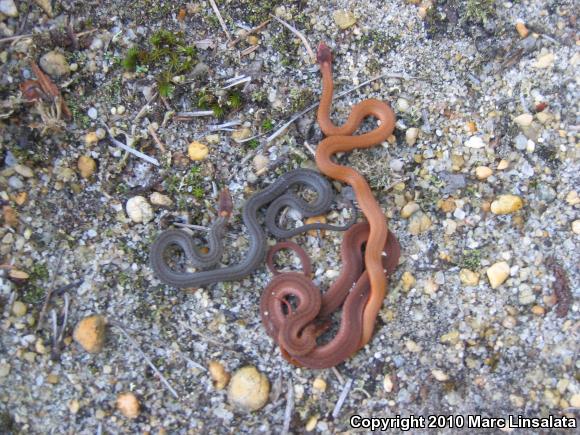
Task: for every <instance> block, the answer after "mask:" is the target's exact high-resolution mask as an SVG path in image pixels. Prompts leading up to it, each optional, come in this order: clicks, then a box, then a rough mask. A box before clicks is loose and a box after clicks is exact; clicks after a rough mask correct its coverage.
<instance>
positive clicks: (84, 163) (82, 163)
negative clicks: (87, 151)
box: [77, 156, 97, 178]
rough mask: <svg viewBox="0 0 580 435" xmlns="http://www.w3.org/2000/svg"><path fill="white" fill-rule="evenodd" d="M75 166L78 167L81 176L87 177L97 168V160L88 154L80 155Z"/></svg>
mask: <svg viewBox="0 0 580 435" xmlns="http://www.w3.org/2000/svg"><path fill="white" fill-rule="evenodd" d="M77 167H78V168H79V172H80V174H81V177H83V178H89V177H91V175H93V174H94V173H95V171H96V170H97V162H96V161H95V159H93V158H92V157H90V156H80V157H79V160H78V162H77Z"/></svg>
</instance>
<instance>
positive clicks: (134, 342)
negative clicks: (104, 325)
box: [109, 321, 179, 399]
mask: <svg viewBox="0 0 580 435" xmlns="http://www.w3.org/2000/svg"><path fill="white" fill-rule="evenodd" d="M109 323H110V324H111V325H113V326H115V327H117V329H118V330H119V331H121V333H122V334H123V335H124V336H125V338H127V340H129V342H130V343H131V344H132V345H133V347H134V348H135V349H137V351H138V352H139V353H140V354H141V356H142V357H143V359H144V360H145V361H146V362H147V364H148V365H149V367H151V369H152V370H153V371H154V372H155V374H156V375H157V376H159V379H160V380H161V382H162V383H163V385H165V387H166V388H167V389H168V390H169V392H170V393H171V394H172V395H173V397H175V398H176V399H179V395H178V394H177V392H176V391H175V390H174V389H173V387H172V386H171V385H170V384H169V381H168V380H167V379H166V378H165V376H163V375H162V374H161V372H160V371H159V370H157V367H155V364H153V362H152V361H151V360H150V359H149V357H148V356H147V355H145V352H143V351H142V350H141V348H140V347H139V343H137V342H136V341H135V340H134V339H133V337H131V336H130V335H129V333H128V332H127V331H125V328H123V327H122V326H121V325H120V324H119V323H117V322H113V321H109Z"/></svg>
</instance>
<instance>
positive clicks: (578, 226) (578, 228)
mask: <svg viewBox="0 0 580 435" xmlns="http://www.w3.org/2000/svg"><path fill="white" fill-rule="evenodd" d="M572 232H573V233H574V234H580V219H576V220H575V221H574V222H572Z"/></svg>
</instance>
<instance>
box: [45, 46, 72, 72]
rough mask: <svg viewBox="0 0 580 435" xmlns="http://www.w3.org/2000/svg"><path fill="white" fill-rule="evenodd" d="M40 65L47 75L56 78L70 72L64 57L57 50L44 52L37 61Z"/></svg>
mask: <svg viewBox="0 0 580 435" xmlns="http://www.w3.org/2000/svg"><path fill="white" fill-rule="evenodd" d="M39 64H40V67H41V68H42V69H43V70H44V72H45V73H47V74H48V75H49V76H52V77H55V78H58V77H61V76H64V75H66V74H68V73H69V72H70V67H69V65H68V62H67V61H66V58H65V57H64V55H63V54H62V53H59V52H58V51H54V50H53V51H49V52H48V53H45V54H44V55H43V56H42V57H41V58H40V61H39Z"/></svg>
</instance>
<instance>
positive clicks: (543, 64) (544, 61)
mask: <svg viewBox="0 0 580 435" xmlns="http://www.w3.org/2000/svg"><path fill="white" fill-rule="evenodd" d="M554 60H556V56H555V55H554V53H544V54H540V55H539V56H538V58H537V59H536V62H535V63H534V64H533V66H534V68H539V69H545V68H549V67H551V66H552V65H553V64H554Z"/></svg>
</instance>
